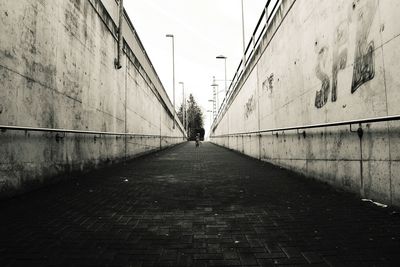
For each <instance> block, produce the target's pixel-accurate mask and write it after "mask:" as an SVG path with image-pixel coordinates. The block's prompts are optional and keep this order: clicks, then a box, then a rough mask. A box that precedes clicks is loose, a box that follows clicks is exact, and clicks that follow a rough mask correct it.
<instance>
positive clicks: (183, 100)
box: [179, 82, 186, 131]
mask: <svg viewBox="0 0 400 267" xmlns="http://www.w3.org/2000/svg"><path fill="white" fill-rule="evenodd" d="M179 84H182V120H183V129H185V131H186V99H185V83H184V82H179Z"/></svg>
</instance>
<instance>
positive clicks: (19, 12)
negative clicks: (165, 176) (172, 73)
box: [0, 0, 184, 197]
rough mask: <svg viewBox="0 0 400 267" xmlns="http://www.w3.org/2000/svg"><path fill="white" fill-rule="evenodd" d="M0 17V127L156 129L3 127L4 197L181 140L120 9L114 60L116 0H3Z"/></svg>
mask: <svg viewBox="0 0 400 267" xmlns="http://www.w3.org/2000/svg"><path fill="white" fill-rule="evenodd" d="M0 25H1V26H0V37H1V42H0V81H1V83H0V125H13V126H30V127H47V128H58V129H60V128H61V129H72V130H90V131H104V132H121V133H125V132H127V133H136V134H145V135H152V136H148V137H145V136H131V137H127V138H125V137H118V136H113V135H111V136H107V135H88V134H72V133H66V134H63V133H59V134H56V133H49V132H32V131H13V130H7V131H5V130H3V131H2V132H1V133H0V143H1V146H0V197H1V196H9V195H13V194H15V193H18V192H24V191H27V190H30V189H32V188H35V187H37V186H40V185H42V184H43V183H44V182H49V181H54V180H56V178H54V177H59V176H62V175H63V174H66V173H67V174H68V173H70V172H73V171H82V170H88V169H90V168H96V167H98V166H100V165H102V164H104V163H114V162H118V161H121V160H124V159H126V158H132V157H135V156H138V155H141V154H143V153H148V152H150V151H154V150H158V149H161V148H164V147H167V146H170V145H174V144H177V143H180V142H183V136H184V131H183V130H182V129H183V127H182V125H181V124H180V123H179V122H177V126H176V128H175V129H173V127H172V126H173V116H172V110H173V108H172V104H171V101H170V100H169V98H168V97H167V94H166V92H165V90H164V88H163V86H162V84H161V82H160V80H159V78H158V76H157V74H156V72H155V70H154V68H153V67H152V65H151V62H150V60H149V58H148V57H147V55H146V52H145V51H144V48H143V46H142V44H141V43H140V40H139V38H138V36H137V35H136V33H135V32H134V29H133V26H132V24H131V22H130V20H129V18H128V17H127V16H126V15H125V21H124V32H123V36H124V40H125V41H124V56H123V60H122V68H121V69H120V70H116V69H115V67H114V59H115V58H116V57H117V29H118V28H117V25H118V4H117V1H115V0H102V1H100V0H54V1H37V0H18V1H14V0H4V1H1V2H0Z"/></svg>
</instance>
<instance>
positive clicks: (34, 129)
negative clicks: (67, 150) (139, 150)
mask: <svg viewBox="0 0 400 267" xmlns="http://www.w3.org/2000/svg"><path fill="white" fill-rule="evenodd" d="M0 130H16V131H31V132H50V133H74V134H91V135H114V136H138V137H158V138H159V137H165V138H184V137H182V136H168V135H159V134H158V135H157V134H137V133H119V132H102V131H83V130H70V129H58V128H41V127H28V126H11V125H0Z"/></svg>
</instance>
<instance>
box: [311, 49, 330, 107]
mask: <svg viewBox="0 0 400 267" xmlns="http://www.w3.org/2000/svg"><path fill="white" fill-rule="evenodd" d="M328 50H329V49H328V47H326V46H323V47H322V48H321V49H319V52H318V64H317V66H316V67H315V74H316V75H317V78H318V79H319V80H320V81H321V82H322V85H321V90H319V91H317V94H316V96H315V106H316V107H317V108H321V107H323V106H324V105H325V104H326V102H328V96H329V90H330V80H329V76H328V74H326V73H325V72H324V71H323V69H324V68H325V66H326V59H327V57H328Z"/></svg>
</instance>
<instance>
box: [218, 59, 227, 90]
mask: <svg viewBox="0 0 400 267" xmlns="http://www.w3.org/2000/svg"><path fill="white" fill-rule="evenodd" d="M226 58H227V57H226V56H223V55H220V56H217V59H223V60H224V62H225V94H226V93H227V91H228V85H227V80H226Z"/></svg>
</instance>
